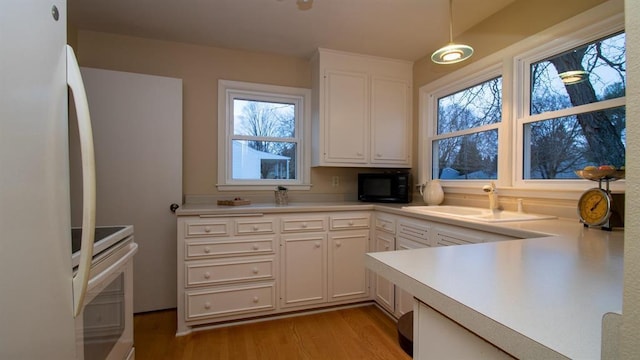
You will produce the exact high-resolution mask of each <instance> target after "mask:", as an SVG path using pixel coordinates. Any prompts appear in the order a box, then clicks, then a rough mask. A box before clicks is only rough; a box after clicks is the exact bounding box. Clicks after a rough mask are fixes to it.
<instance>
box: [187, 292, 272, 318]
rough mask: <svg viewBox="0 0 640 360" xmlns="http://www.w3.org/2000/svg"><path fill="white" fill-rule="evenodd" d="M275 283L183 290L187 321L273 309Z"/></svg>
mask: <svg viewBox="0 0 640 360" xmlns="http://www.w3.org/2000/svg"><path fill="white" fill-rule="evenodd" d="M275 294H276V291H275V283H274V282H266V283H257V284H248V285H243V286H234V287H221V288H216V289H210V290H206V291H189V292H187V293H186V294H185V297H186V299H185V303H186V308H185V312H186V314H185V317H186V319H187V321H189V320H197V319H200V318H206V317H216V316H225V315H232V314H240V313H249V312H255V311H265V310H275Z"/></svg>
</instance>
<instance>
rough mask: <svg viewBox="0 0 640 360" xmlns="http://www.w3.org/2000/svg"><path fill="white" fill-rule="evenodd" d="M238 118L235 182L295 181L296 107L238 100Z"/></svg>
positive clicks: (236, 126) (235, 129)
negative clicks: (250, 180)
mask: <svg viewBox="0 0 640 360" xmlns="http://www.w3.org/2000/svg"><path fill="white" fill-rule="evenodd" d="M234 115H235V116H234V127H233V134H234V138H236V139H238V140H234V142H235V143H236V144H237V145H238V146H234V154H233V161H234V162H242V164H241V166H237V167H236V169H237V170H236V171H234V173H233V178H234V179H240V178H244V179H295V176H296V153H297V151H296V148H297V146H296V143H295V142H293V141H292V138H294V137H295V131H296V129H295V105H294V104H287V103H276V102H267V101H257V100H244V99H234ZM243 147H248V148H249V149H251V150H253V151H248V150H247V149H244V148H243ZM236 148H238V150H236ZM243 149H244V150H243ZM258 172H259V177H258Z"/></svg>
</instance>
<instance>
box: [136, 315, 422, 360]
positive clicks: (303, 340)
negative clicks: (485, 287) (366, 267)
mask: <svg viewBox="0 0 640 360" xmlns="http://www.w3.org/2000/svg"><path fill="white" fill-rule="evenodd" d="M134 326H135V327H134V336H135V339H134V341H135V347H136V360H146V359H153V360H159V359H171V360H174V359H175V360H187V359H189V360H199V359H233V360H236V359H237V360H244V359H261V360H262V359H279V360H280V359H296V360H297V359H367V360H375V359H381V360H382V359H400V360H403V359H411V357H409V356H408V355H406V354H405V353H404V352H403V351H402V349H401V348H400V346H399V345H398V340H397V332H396V324H395V322H394V321H393V320H391V319H390V318H389V317H388V316H387V315H386V314H384V313H383V312H382V311H381V310H380V309H378V308H377V307H375V306H374V305H369V306H363V307H356V308H350V309H342V310H335V311H329V312H324V313H318V314H311V315H303V316H297V317H290V318H284V319H275V320H269V321H263V322H258V323H252V324H243V325H235V326H229V327H225V328H219V329H213V330H206V331H199V332H194V333H192V334H190V335H187V336H181V337H175V331H176V311H175V310H166V311H158V312H152V313H146V314H137V315H135V317H134Z"/></svg>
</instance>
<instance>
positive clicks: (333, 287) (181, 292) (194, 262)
mask: <svg viewBox="0 0 640 360" xmlns="http://www.w3.org/2000/svg"><path fill="white" fill-rule="evenodd" d="M370 219H371V215H370V212H368V211H358V212H354V211H345V212H340V211H337V212H331V213H329V212H317V213H315V212H313V213H296V214H293V213H280V214H273V215H262V214H241V215H236V216H222V217H220V216H217V215H214V216H211V217H208V216H207V215H202V216H194V215H190V216H178V243H177V249H178V282H177V288H178V330H177V334H178V335H184V334H188V333H189V332H190V331H191V330H192V328H193V327H198V326H207V325H213V324H216V323H220V322H228V321H235V320H243V319H247V318H252V317H258V316H268V315H275V314H281V313H286V312H291V311H299V310H309V309H314V308H318V307H321V306H327V305H333V304H348V303H353V302H358V301H363V300H370V299H371V297H370V290H369V288H370V286H369V275H368V271H367V270H366V267H365V264H364V259H365V254H366V253H367V252H368V251H369V248H370V245H369V243H370V236H369V228H370Z"/></svg>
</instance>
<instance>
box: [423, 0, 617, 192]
mask: <svg viewBox="0 0 640 360" xmlns="http://www.w3.org/2000/svg"><path fill="white" fill-rule="evenodd" d="M623 11H624V2H623V1H622V0H612V1H608V2H606V3H603V4H601V5H598V6H596V7H594V8H592V9H590V10H587V11H585V12H583V13H581V14H578V15H576V16H574V17H573V18H570V19H568V20H566V21H564V22H562V23H560V24H557V25H555V26H552V27H550V28H548V29H546V30H544V31H541V32H540V33H537V34H535V35H533V36H531V37H529V38H527V39H524V40H522V41H520V42H518V43H516V44H514V45H511V46H509V47H507V48H505V49H502V50H500V51H497V52H495V53H494V54H492V55H489V56H486V57H484V58H482V59H480V60H478V61H476V62H474V63H471V64H469V65H467V66H465V67H463V68H461V69H459V70H457V71H455V72H453V73H450V74H447V75H445V76H443V77H441V78H439V79H437V80H435V81H433V82H431V83H429V84H426V85H424V86H422V87H420V89H419V91H418V98H419V106H418V111H419V118H418V131H419V137H418V177H419V183H424V182H425V181H427V180H430V179H431V169H432V164H431V162H432V154H431V153H432V151H431V136H432V135H431V134H433V130H430V129H433V128H431V126H432V124H433V123H434V122H435V117H434V112H435V107H434V103H433V100H432V94H441V93H446V92H447V91H448V92H449V93H452V92H455V91H456V90H454V89H464V88H465V87H469V86H472V85H474V84H477V83H479V82H482V81H483V80H482V79H483V76H482V74H483V71H486V70H487V69H489V68H492V67H501V69H502V86H503V98H502V104H503V114H502V125H501V128H500V130H499V144H498V151H499V154H500V156H499V157H498V181H497V182H496V184H497V186H498V187H499V188H500V189H501V194H503V195H506V196H523V197H528V196H531V197H538V198H549V199H575V200H577V199H578V198H579V196H580V194H581V193H582V192H583V191H584V190H585V189H587V188H591V187H595V186H597V183H594V182H591V181H585V180H575V181H572V180H545V181H544V184H540V181H538V183H537V184H535V183H533V182H530V181H529V182H530V183H529V184H527V185H525V184H524V183H523V182H522V181H516V176H517V174H518V170H517V162H518V159H519V158H521V156H522V146H521V144H518V143H517V139H518V135H519V134H518V131H519V129H518V126H516V124H515V122H516V121H515V119H516V114H518V112H517V111H520V110H519V109H520V108H521V104H520V103H518V100H519V99H522V97H521V92H522V89H523V88H521V87H519V86H518V83H520V84H522V79H521V78H518V77H519V76H522V75H520V73H519V72H517V71H516V70H517V68H518V66H519V64H518V62H517V60H516V59H520V58H522V57H523V56H524V55H526V54H528V53H531V52H535V51H539V50H538V49H541V48H542V46H545V45H546V46H548V47H551V48H552V49H553V48H554V47H555V49H558V48H560V47H561V46H562V47H566V46H569V47H575V46H578V45H580V44H582V43H585V42H588V41H590V40H596V39H598V38H601V37H603V36H605V35H607V34H612V33H615V32H616V31H618V30H624V12H623ZM580 35H582V36H580ZM567 44H573V46H570V45H567ZM533 49H535V50H533ZM552 49H550V50H549V52H550V53H549V55H551V54H552ZM484 79H485V80H486V79H490V77H486V76H485V77H484ZM519 92H520V93H519ZM430 131H431V133H430ZM505 135H506V136H505ZM520 163H521V162H520ZM521 166H522V164H520V167H521ZM488 181H489V180H465V181H455V180H441V183H442V185H443V187H445V190H446V191H447V192H450V193H473V194H478V193H482V190H481V187H482V185H483V184H486V183H488ZM558 182H562V183H558ZM611 189H612V190H614V191H624V181H616V182H612V183H611Z"/></svg>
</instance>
